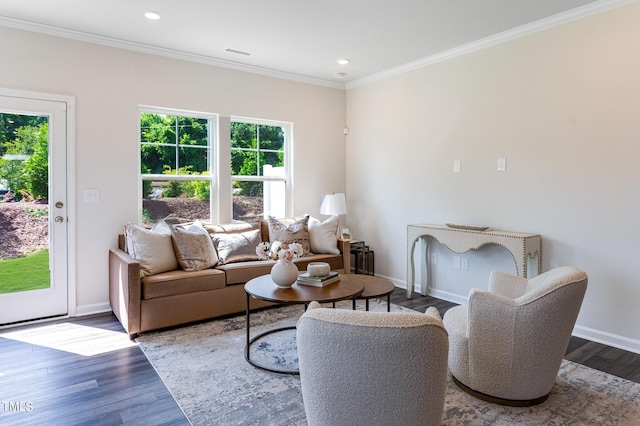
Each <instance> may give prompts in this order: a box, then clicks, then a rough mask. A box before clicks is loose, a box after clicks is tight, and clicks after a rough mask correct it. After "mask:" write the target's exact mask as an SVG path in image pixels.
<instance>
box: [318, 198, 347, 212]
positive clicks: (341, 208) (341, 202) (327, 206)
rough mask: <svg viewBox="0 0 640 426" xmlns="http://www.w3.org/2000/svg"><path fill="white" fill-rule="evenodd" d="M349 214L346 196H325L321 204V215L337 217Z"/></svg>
mask: <svg viewBox="0 0 640 426" xmlns="http://www.w3.org/2000/svg"><path fill="white" fill-rule="evenodd" d="M346 213H347V202H346V201H345V197H344V194H342V193H340V194H325V196H324V198H323V199H322V204H320V214H326V215H331V216H333V215H336V216H340V215H341V214H346Z"/></svg>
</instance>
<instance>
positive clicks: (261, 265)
mask: <svg viewBox="0 0 640 426" xmlns="http://www.w3.org/2000/svg"><path fill="white" fill-rule="evenodd" d="M275 263H276V261H275V260H255V261H249V262H239V263H228V264H225V265H218V266H216V267H215V269H216V270H218V271H223V272H224V273H225V276H226V280H227V285H232V284H244V283H246V282H247V281H249V280H250V279H252V278H255V277H259V276H260V275H267V274H270V273H271V268H272V267H273V265H274V264H275Z"/></svg>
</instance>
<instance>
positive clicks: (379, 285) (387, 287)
mask: <svg viewBox="0 0 640 426" xmlns="http://www.w3.org/2000/svg"><path fill="white" fill-rule="evenodd" d="M358 276H360V277H363V278H362V283H363V284H364V291H363V292H362V293H360V296H358V297H356V298H355V299H353V309H355V308H356V300H363V299H364V301H365V310H367V311H368V310H369V299H377V298H382V297H384V296H387V312H391V293H393V290H395V288H396V286H395V285H393V283H392V282H391V281H389V280H388V279H386V278H382V277H376V276H373V275H358Z"/></svg>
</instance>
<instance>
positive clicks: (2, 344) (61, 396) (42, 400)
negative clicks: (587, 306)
mask: <svg viewBox="0 0 640 426" xmlns="http://www.w3.org/2000/svg"><path fill="white" fill-rule="evenodd" d="M391 302H392V303H395V304H398V305H401V306H405V307H407V308H410V309H414V310H416V311H419V312H424V311H425V310H426V308H427V307H428V306H435V307H436V308H438V310H439V311H440V312H441V313H444V312H445V311H446V310H447V309H449V308H450V307H451V306H455V305H454V304H453V303H450V302H446V301H443V300H440V299H435V298H432V297H428V296H421V295H419V294H416V295H414V297H413V298H411V299H407V298H406V293H405V291H404V290H403V289H396V290H395V291H394V292H393V294H392V295H391ZM0 334H1V335H2V337H0V424H10V425H64V426H68V425H93V426H97V425H145V426H146V425H188V424H189V422H188V421H187V419H186V418H185V416H184V415H183V414H182V411H181V410H180V408H179V407H178V405H177V404H176V403H175V401H174V400H173V398H172V397H171V395H170V393H169V391H168V390H167V389H166V387H165V386H164V384H163V383H162V381H161V380H160V378H159V377H158V375H157V373H156V372H155V370H154V369H153V367H152V366H151V364H149V362H148V361H147V359H146V358H145V356H144V354H143V353H142V351H141V350H140V348H138V347H137V346H135V345H133V344H131V342H129V340H128V339H127V338H126V335H124V333H123V330H122V328H121V326H120V324H119V323H118V321H117V319H116V318H115V316H113V315H112V314H101V315H95V316H91V317H82V318H74V319H70V320H58V321H53V322H48V323H43V324H33V325H26V326H21V327H16V328H12V329H5V330H0ZM7 334H9V335H8V336H7ZM565 358H566V359H568V360H571V361H574V362H577V363H580V364H583V365H586V366H588V367H592V368H595V369H598V370H602V371H606V372H607V373H610V374H613V375H616V376H620V377H623V378H626V379H628V380H632V381H634V382H636V383H640V355H638V354H634V353H630V352H627V351H623V350H620V349H616V348H612V347H609V346H606V345H602V344H598V343H594V342H590V341H587V340H584V339H579V338H572V340H571V343H570V345H569V348H568V350H567V355H566V356H565Z"/></svg>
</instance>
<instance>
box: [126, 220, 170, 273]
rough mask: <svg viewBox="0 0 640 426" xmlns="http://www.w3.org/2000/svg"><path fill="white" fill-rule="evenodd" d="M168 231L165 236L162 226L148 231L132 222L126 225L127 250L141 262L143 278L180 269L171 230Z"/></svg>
mask: <svg viewBox="0 0 640 426" xmlns="http://www.w3.org/2000/svg"><path fill="white" fill-rule="evenodd" d="M165 225H166V224H165ZM156 231H160V232H156ZM167 231H169V233H168V234H165V233H164V232H165V230H164V229H163V226H162V225H160V226H158V227H157V229H156V228H155V227H154V230H148V229H146V228H143V227H142V226H138V225H136V224H134V223H131V222H129V223H127V224H126V225H125V227H124V233H125V238H126V241H127V250H128V251H129V255H131V257H133V258H134V259H136V260H137V261H138V262H140V276H141V277H146V276H149V275H155V274H159V273H161V272H167V271H173V270H174V269H178V261H177V260H176V255H175V253H174V251H173V242H172V241H171V229H170V228H168V227H167Z"/></svg>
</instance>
